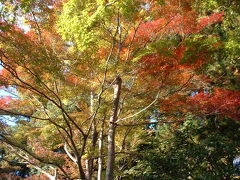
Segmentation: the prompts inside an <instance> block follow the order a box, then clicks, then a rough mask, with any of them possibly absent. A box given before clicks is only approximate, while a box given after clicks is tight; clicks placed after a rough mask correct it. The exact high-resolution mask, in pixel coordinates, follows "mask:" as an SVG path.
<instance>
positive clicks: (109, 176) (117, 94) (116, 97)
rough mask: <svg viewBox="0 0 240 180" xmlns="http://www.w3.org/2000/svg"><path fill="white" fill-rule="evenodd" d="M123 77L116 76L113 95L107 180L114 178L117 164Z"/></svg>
mask: <svg viewBox="0 0 240 180" xmlns="http://www.w3.org/2000/svg"><path fill="white" fill-rule="evenodd" d="M121 86H122V79H121V78H120V77H117V78H116V81H115V84H114V85H113V88H114V96H113V109H112V116H111V117H110V124H109V131H108V156H107V158H108V159H107V169H106V180H113V179H114V174H113V171H114V164H115V131H116V125H115V122H116V121H117V114H118V106H119V101H120V94H121Z"/></svg>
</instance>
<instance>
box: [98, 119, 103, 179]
mask: <svg viewBox="0 0 240 180" xmlns="http://www.w3.org/2000/svg"><path fill="white" fill-rule="evenodd" d="M104 119H105V118H104ZM104 119H103V121H102V127H101V130H100V134H99V143H98V155H99V158H98V175H97V180H101V177H102V168H103V157H102V155H103V133H104Z"/></svg>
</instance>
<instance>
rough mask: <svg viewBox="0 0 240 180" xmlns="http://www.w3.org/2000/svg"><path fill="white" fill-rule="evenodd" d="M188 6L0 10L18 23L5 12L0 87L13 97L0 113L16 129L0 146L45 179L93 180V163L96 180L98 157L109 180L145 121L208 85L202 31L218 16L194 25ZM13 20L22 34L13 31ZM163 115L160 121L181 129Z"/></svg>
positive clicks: (219, 17)
mask: <svg viewBox="0 0 240 180" xmlns="http://www.w3.org/2000/svg"><path fill="white" fill-rule="evenodd" d="M192 3H193V2H191V1H184V0H180V1H179V2H178V3H176V1H172V0H167V1H165V3H161V2H160V1H151V2H149V1H145V0H137V1H128V0H123V1H103V0H98V1H96V2H95V1H91V0H88V1H84V2H78V1H73V0H69V1H67V2H65V1H63V2H60V3H59V2H54V1H24V2H19V1H13V2H12V1H11V2H8V1H6V2H4V4H3V7H4V8H5V9H6V10H14V11H13V12H14V13H13V14H12V15H13V17H16V18H13V19H11V18H10V17H11V16H9V13H6V12H5V11H4V13H3V15H4V18H3V20H2V21H3V22H2V25H3V28H2V30H1V32H0V42H1V44H0V46H1V50H0V53H1V65H2V66H3V68H4V69H3V70H2V71H1V73H0V75H1V76H0V81H1V85H2V86H3V87H5V88H9V87H12V88H15V89H16V91H17V93H18V97H17V98H15V99H14V98H11V99H9V98H3V99H2V100H1V101H2V102H3V104H2V105H1V107H0V108H1V112H2V113H3V114H8V115H11V116H18V117H20V118H21V120H20V121H18V122H17V123H18V124H19V125H17V126H16V127H17V128H15V129H14V128H9V127H7V125H6V124H4V126H2V127H1V128H2V131H1V132H2V133H1V134H0V136H1V141H2V142H3V143H4V145H5V146H6V147H7V148H8V149H9V150H12V152H13V153H15V154H16V155H18V156H20V157H21V158H22V159H23V160H24V162H28V164H30V165H31V166H32V167H34V168H36V169H37V170H38V171H40V172H42V173H44V174H46V175H48V176H49V177H50V178H55V179H56V178H57V176H58V178H68V179H71V178H80V179H92V177H93V176H95V174H94V173H95V171H96V169H97V168H96V163H98V167H99V169H98V179H101V178H103V176H104V173H102V171H103V170H104V160H105V157H106V158H107V162H108V163H107V166H106V179H109V180H110V179H113V178H114V170H115V168H114V165H116V163H115V162H116V161H115V159H116V155H117V154H131V151H132V150H134V147H131V145H130V142H132V143H135V144H137V143H138V141H137V139H136V135H137V134H138V133H139V132H140V131H141V126H143V125H146V124H149V123H150V124H151V122H149V119H150V120H151V118H149V116H150V117H151V115H153V112H154V111H155V112H156V109H157V110H159V107H164V105H166V104H167V103H165V101H166V100H168V99H169V98H170V99H171V98H173V97H174V98H173V99H174V100H177V101H178V100H179V99H180V100H181V99H182V98H183V97H186V96H187V95H189V93H191V92H192V91H193V89H200V88H204V87H205V86H206V84H207V83H206V81H205V80H206V78H204V75H202V74H199V71H200V70H202V69H203V67H204V66H206V65H207V64H208V63H209V62H211V59H208V57H209V56H210V55H212V54H213V53H215V51H216V49H217V50H218V46H216V43H218V37H215V36H210V35H209V36H205V34H204V32H203V31H204V30H205V28H206V27H208V26H212V25H214V24H216V23H220V22H222V21H223V19H224V18H223V16H224V13H223V12H222V11H219V12H216V13H214V14H212V15H210V16H208V17H207V18H200V20H198V18H199V14H198V13H197V12H196V11H195V10H194V9H193V6H192ZM10 14H11V12H10ZM20 14H21V15H23V16H24V18H25V19H26V21H27V22H28V23H29V25H30V31H28V32H25V33H24V32H23V31H22V30H21V29H20V28H19V27H17V26H16V21H15V19H17V17H19V15H20ZM14 15H15V16H14ZM112 89H114V92H112ZM112 96H113V97H112ZM165 112H166V113H167V111H165ZM172 112H173V111H172V110H171V113H172ZM171 113H169V116H166V117H167V121H170V122H175V121H179V119H178V120H176V116H174V115H172V114H171ZM204 113H205V112H204ZM177 117H178V118H179V116H177ZM26 118H27V119H26ZM180 121H182V119H180ZM157 123H158V122H157ZM135 126H136V128H134V129H133V128H132V127H135ZM24 128H27V131H26V130H24ZM3 132H4V133H3ZM12 134H14V136H12ZM106 136H108V142H107V143H106V138H105V137H106ZM97 141H98V142H99V147H97ZM106 144H108V148H107V146H106ZM59 149H60V150H59ZM63 149H64V151H65V153H61V152H62V150H63ZM97 159H98V161H97V162H96V160H97ZM51 168H53V169H54V170H56V173H53V172H52V170H51ZM46 170H48V171H46ZM57 170H59V171H57ZM53 174H54V175H53Z"/></svg>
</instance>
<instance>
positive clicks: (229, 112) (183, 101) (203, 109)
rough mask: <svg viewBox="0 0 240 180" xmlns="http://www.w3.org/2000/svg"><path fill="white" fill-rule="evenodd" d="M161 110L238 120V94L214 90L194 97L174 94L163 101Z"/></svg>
mask: <svg viewBox="0 0 240 180" xmlns="http://www.w3.org/2000/svg"><path fill="white" fill-rule="evenodd" d="M161 110H162V111H164V112H182V113H185V112H194V113H195V114H200V115H218V116H220V117H229V118H233V119H235V120H240V92H237V91H231V90H226V89H215V90H214V91H213V93H206V92H205V93H204V92H200V93H198V94H196V95H194V96H185V95H181V94H175V95H173V96H171V97H169V98H167V99H165V100H164V101H163V103H162V107H161Z"/></svg>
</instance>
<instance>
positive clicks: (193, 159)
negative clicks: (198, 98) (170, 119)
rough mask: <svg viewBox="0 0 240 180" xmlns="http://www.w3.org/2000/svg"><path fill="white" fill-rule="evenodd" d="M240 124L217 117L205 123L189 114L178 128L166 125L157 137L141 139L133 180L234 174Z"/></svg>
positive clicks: (146, 136)
mask: <svg viewBox="0 0 240 180" xmlns="http://www.w3.org/2000/svg"><path fill="white" fill-rule="evenodd" d="M239 131H240V124H239V123H236V122H233V121H232V120H228V119H225V120H223V121H219V122H218V121H217V119H216V118H215V117H209V118H208V119H206V120H204V119H201V118H198V117H196V116H193V115H191V114H189V115H188V116H187V117H186V120H185V122H184V123H183V125H181V126H180V127H178V128H177V129H176V127H174V126H171V125H169V124H164V125H161V126H159V128H158V131H157V132H156V135H155V136H149V134H147V133H145V134H143V135H142V137H141V139H142V141H143V142H142V143H141V144H139V145H138V147H137V152H138V153H139V155H138V157H137V158H136V159H135V162H134V163H135V165H134V166H133V167H132V168H130V169H129V170H128V171H126V172H125V173H126V174H127V176H126V177H131V179H188V178H192V179H209V180H210V179H211V180H214V179H216V180H217V179H221V178H224V177H230V175H232V174H233V173H234V168H233V166H232V161H233V158H234V157H235V156H236V155H237V154H238V153H239V149H238V148H239V145H240V143H239V141H238V139H239V138H240V137H239V133H237V132H239Z"/></svg>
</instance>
